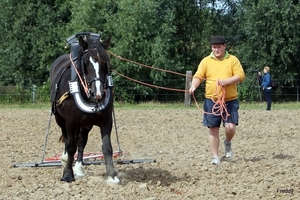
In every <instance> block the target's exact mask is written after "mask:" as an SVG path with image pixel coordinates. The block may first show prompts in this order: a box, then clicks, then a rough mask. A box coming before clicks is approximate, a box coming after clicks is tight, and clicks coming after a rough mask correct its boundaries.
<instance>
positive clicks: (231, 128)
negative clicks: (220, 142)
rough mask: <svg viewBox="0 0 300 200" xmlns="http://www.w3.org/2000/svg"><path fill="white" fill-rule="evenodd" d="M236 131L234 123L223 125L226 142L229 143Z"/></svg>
mask: <svg viewBox="0 0 300 200" xmlns="http://www.w3.org/2000/svg"><path fill="white" fill-rule="evenodd" d="M235 131H236V125H235V124H234V123H225V134H226V142H227V143H229V142H230V141H231V139H232V138H233V136H234V134H235Z"/></svg>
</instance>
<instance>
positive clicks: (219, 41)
mask: <svg viewBox="0 0 300 200" xmlns="http://www.w3.org/2000/svg"><path fill="white" fill-rule="evenodd" d="M225 43H226V40H225V38H224V37H223V36H221V35H216V36H214V37H212V38H211V39H210V44H225Z"/></svg>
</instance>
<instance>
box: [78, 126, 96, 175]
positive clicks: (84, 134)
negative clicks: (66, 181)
mask: <svg viewBox="0 0 300 200" xmlns="http://www.w3.org/2000/svg"><path fill="white" fill-rule="evenodd" d="M92 128H93V126H89V127H82V128H81V129H80V132H79V133H78V135H77V147H78V148H77V159H76V163H75V166H74V168H73V171H74V175H75V176H76V177H83V176H84V175H85V174H84V167H83V152H84V148H85V146H86V143H87V141H88V135H89V132H90V130H91V129H92Z"/></svg>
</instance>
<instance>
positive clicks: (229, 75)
mask: <svg viewBox="0 0 300 200" xmlns="http://www.w3.org/2000/svg"><path fill="white" fill-rule="evenodd" d="M210 44H211V50H212V52H211V54H210V55H209V56H207V57H205V58H203V59H202V61H201V62H200V64H199V66H198V70H197V72H196V73H195V74H194V76H193V80H192V84H191V88H190V90H189V91H190V93H191V94H193V93H194V91H195V90H196V88H197V87H198V86H199V85H200V84H201V83H202V82H203V81H204V80H205V81H206V83H205V101H204V105H203V109H204V117H203V125H204V126H207V127H208V128H209V144H210V149H211V152H212V156H213V159H212V161H211V164H216V165H219V164H220V158H219V144H220V137H219V129H220V125H221V122H222V121H223V126H224V127H225V134H226V138H225V140H224V145H225V157H226V158H230V157H232V155H233V153H232V148H231V139H232V138H233V136H234V134H235V132H236V126H237V125H238V119H239V116H238V109H239V102H238V92H237V84H238V83H240V82H242V81H243V80H244V79H245V73H244V70H243V68H242V65H241V63H240V61H239V60H238V58H236V57H235V56H233V55H231V54H229V53H228V52H227V51H226V40H225V38H224V37H223V36H219V35H217V36H214V37H212V38H211V40H210ZM217 86H220V87H223V88H224V89H225V103H224V104H225V105H226V110H227V112H228V114H229V116H227V117H226V116H225V115H226V113H225V112H223V113H217V114H216V112H218V110H216V108H215V107H214V105H215V101H216V100H217V99H220V97H218V94H219V93H220V91H217ZM212 113H215V114H212Z"/></svg>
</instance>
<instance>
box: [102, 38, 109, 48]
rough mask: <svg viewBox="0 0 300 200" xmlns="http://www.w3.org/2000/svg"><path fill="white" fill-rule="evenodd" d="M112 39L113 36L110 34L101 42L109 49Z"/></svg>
mask: <svg viewBox="0 0 300 200" xmlns="http://www.w3.org/2000/svg"><path fill="white" fill-rule="evenodd" d="M110 39H111V36H109V37H108V38H106V39H105V40H104V41H102V42H101V46H103V48H104V49H105V50H107V49H108V47H109V45H110Z"/></svg>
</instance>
